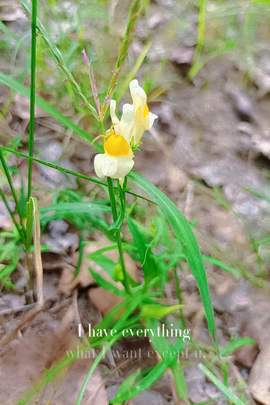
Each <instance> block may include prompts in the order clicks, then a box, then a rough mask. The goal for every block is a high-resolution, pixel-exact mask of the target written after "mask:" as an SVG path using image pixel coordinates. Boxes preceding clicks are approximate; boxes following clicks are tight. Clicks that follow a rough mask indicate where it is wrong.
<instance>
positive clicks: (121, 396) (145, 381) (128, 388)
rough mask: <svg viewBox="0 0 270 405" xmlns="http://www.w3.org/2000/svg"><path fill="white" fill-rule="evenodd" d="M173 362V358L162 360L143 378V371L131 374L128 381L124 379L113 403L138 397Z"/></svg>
mask: <svg viewBox="0 0 270 405" xmlns="http://www.w3.org/2000/svg"><path fill="white" fill-rule="evenodd" d="M171 362H172V359H164V360H162V361H160V362H159V363H158V364H157V365H155V366H154V367H153V368H152V369H151V370H150V371H149V372H148V373H147V374H146V375H144V376H143V377H142V378H141V379H139V378H138V377H139V376H141V375H142V373H138V371H136V372H135V375H133V376H129V377H128V379H127V381H124V382H123V383H122V384H121V385H120V387H119V390H118V392H117V393H116V395H115V397H114V399H113V400H112V404H121V403H122V402H124V401H128V400H129V399H131V398H134V397H136V396H137V395H138V394H140V392H142V391H145V390H146V389H147V388H149V387H151V385H152V384H154V382H155V381H157V380H158V379H159V378H160V377H162V375H163V374H164V373H165V371H166V370H167V368H168V366H169V364H170V363H171ZM131 382H133V384H131Z"/></svg>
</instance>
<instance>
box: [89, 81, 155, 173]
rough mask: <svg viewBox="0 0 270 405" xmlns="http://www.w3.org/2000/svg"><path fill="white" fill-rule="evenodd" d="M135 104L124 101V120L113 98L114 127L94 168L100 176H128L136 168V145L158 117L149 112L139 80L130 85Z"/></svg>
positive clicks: (105, 140) (96, 159)
mask: <svg viewBox="0 0 270 405" xmlns="http://www.w3.org/2000/svg"><path fill="white" fill-rule="evenodd" d="M129 88H130V93H131V98H132V101H133V104H124V105H123V110H122V116H121V119H120V120H119V118H118V117H117V115H116V101H115V100H111V103H110V114H111V120H112V127H111V129H109V130H108V131H107V133H106V136H105V139H104V145H103V146H104V153H102V154H98V155H96V156H95V160H94V167H95V171H96V174H97V176H98V177H101V178H102V177H111V178H112V179H124V177H125V176H126V175H127V174H128V173H129V172H130V171H131V170H132V168H133V165H134V160H133V158H134V155H133V151H132V147H137V146H138V145H140V143H141V140H142V136H143V134H144V132H145V131H146V130H149V129H150V128H151V127H152V125H153V123H154V121H155V119H156V118H157V116H156V115H155V114H153V113H151V112H150V111H149V108H148V106H147V96H146V94H145V91H144V90H143V88H142V87H140V86H139V83H138V81H137V80H133V81H132V82H130V85H129Z"/></svg>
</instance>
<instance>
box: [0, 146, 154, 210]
mask: <svg viewBox="0 0 270 405" xmlns="http://www.w3.org/2000/svg"><path fill="white" fill-rule="evenodd" d="M1 148H2V149H3V150H5V151H7V152H10V153H14V155H16V156H20V157H22V158H24V159H29V156H28V155H27V154H26V153H23V152H19V151H17V150H15V149H12V148H8V147H6V146H1ZM33 161H34V162H36V163H38V164H40V165H44V166H47V167H50V168H52V169H55V170H58V171H59V172H61V173H65V174H68V175H71V176H74V177H77V178H79V179H82V180H87V181H90V182H91V183H95V184H98V185H100V186H104V187H107V184H106V183H103V181H101V180H98V179H97V178H96V177H91V176H87V175H86V174H83V173H79V172H75V171H74V170H70V169H67V168H66V167H63V166H59V165H57V164H55V163H52V162H48V161H47V160H42V159H37V158H34V157H33ZM126 193H127V194H130V195H132V196H133V197H136V198H140V199H141V200H144V201H147V202H149V203H150V204H156V203H155V202H154V201H152V200H150V199H149V198H146V197H144V196H142V195H140V194H137V193H134V192H133V191H130V190H126Z"/></svg>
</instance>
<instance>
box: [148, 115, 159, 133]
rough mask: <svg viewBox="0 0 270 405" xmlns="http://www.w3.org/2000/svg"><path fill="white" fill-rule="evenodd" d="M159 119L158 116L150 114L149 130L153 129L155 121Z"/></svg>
mask: <svg viewBox="0 0 270 405" xmlns="http://www.w3.org/2000/svg"><path fill="white" fill-rule="evenodd" d="M157 118H158V116H157V115H156V114H153V113H151V112H150V113H149V127H148V129H151V128H152V126H153V124H154V121H155V120H156V119H157Z"/></svg>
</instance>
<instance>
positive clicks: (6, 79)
mask: <svg viewBox="0 0 270 405" xmlns="http://www.w3.org/2000/svg"><path fill="white" fill-rule="evenodd" d="M0 83H1V84H2V85H4V86H7V87H9V88H10V89H11V90H13V91H15V92H16V93H19V94H21V95H22V96H25V97H29V88H28V87H25V86H23V84H21V83H20V82H19V81H18V80H15V79H13V78H12V77H11V76H9V75H6V74H5V73H2V72H0ZM36 104H37V106H38V107H40V108H41V109H42V110H43V111H44V112H46V113H47V114H49V115H50V116H51V117H53V118H54V119H55V120H56V121H58V122H59V123H60V124H62V125H63V126H64V127H65V128H68V129H70V130H71V131H72V132H74V133H75V134H76V135H78V136H79V137H80V138H81V139H83V140H84V141H86V142H87V143H91V141H92V140H93V139H94V138H93V137H92V136H91V135H90V134H89V133H88V132H86V131H84V130H83V129H82V128H80V127H79V126H78V125H76V124H74V122H72V121H71V120H70V119H69V118H67V117H65V116H64V115H63V114H62V113H61V112H60V111H58V110H57V108H55V107H54V106H53V105H52V104H50V103H48V102H47V101H45V100H44V99H43V98H42V97H38V96H37V97H36ZM96 146H97V147H98V145H96Z"/></svg>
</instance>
